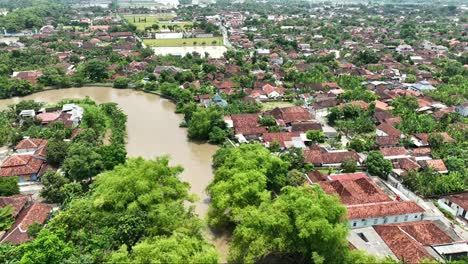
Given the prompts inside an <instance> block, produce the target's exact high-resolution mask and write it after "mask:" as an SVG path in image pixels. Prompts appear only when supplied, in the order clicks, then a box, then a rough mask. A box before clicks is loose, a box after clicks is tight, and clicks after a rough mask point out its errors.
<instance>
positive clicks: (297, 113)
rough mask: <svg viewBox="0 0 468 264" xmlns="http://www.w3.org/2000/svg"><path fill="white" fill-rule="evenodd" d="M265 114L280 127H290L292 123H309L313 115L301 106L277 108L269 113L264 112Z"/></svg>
mask: <svg viewBox="0 0 468 264" xmlns="http://www.w3.org/2000/svg"><path fill="white" fill-rule="evenodd" d="M265 114H266V115H271V116H273V117H274V118H275V119H276V121H277V123H278V124H279V125H280V126H282V127H291V125H292V123H297V122H303V121H310V120H312V119H313V115H312V114H311V113H310V112H309V111H308V110H307V109H305V108H304V107H301V106H290V107H282V108H279V107H277V108H275V109H273V110H271V111H268V112H265Z"/></svg>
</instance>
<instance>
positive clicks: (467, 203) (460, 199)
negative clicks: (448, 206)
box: [445, 192, 468, 211]
mask: <svg viewBox="0 0 468 264" xmlns="http://www.w3.org/2000/svg"><path fill="white" fill-rule="evenodd" d="M445 198H446V199H447V200H449V201H451V202H452V203H455V204H457V205H458V206H460V207H461V208H463V209H465V210H467V211H468V192H464V193H459V194H452V195H448V196H445Z"/></svg>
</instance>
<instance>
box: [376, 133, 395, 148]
mask: <svg viewBox="0 0 468 264" xmlns="http://www.w3.org/2000/svg"><path fill="white" fill-rule="evenodd" d="M375 141H376V143H377V146H379V147H385V146H396V145H398V144H399V143H400V137H394V136H384V137H377V138H376V139H375Z"/></svg>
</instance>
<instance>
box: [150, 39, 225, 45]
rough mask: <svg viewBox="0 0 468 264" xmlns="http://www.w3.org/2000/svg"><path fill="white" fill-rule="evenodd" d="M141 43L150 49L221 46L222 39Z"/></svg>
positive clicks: (153, 40)
mask: <svg viewBox="0 0 468 264" xmlns="http://www.w3.org/2000/svg"><path fill="white" fill-rule="evenodd" d="M143 43H145V45H147V46H150V47H184V46H222V45H223V38H222V37H213V38H183V39H144V40H143ZM184 43H185V44H184ZM203 43H205V45H203Z"/></svg>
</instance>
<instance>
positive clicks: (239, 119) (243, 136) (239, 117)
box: [224, 114, 267, 143]
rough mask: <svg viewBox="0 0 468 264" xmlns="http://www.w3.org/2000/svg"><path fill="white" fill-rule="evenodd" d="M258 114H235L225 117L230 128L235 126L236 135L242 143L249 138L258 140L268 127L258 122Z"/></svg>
mask: <svg viewBox="0 0 468 264" xmlns="http://www.w3.org/2000/svg"><path fill="white" fill-rule="evenodd" d="M259 118H260V116H259V115H258V114H235V115H231V116H226V117H224V122H225V123H226V126H227V127H228V128H234V135H235V137H236V138H237V140H238V141H239V142H240V143H246V142H248V141H249V140H258V139H259V138H260V137H261V136H262V135H263V134H264V133H267V128H266V127H262V126H260V124H259V123H258V120H259Z"/></svg>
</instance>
